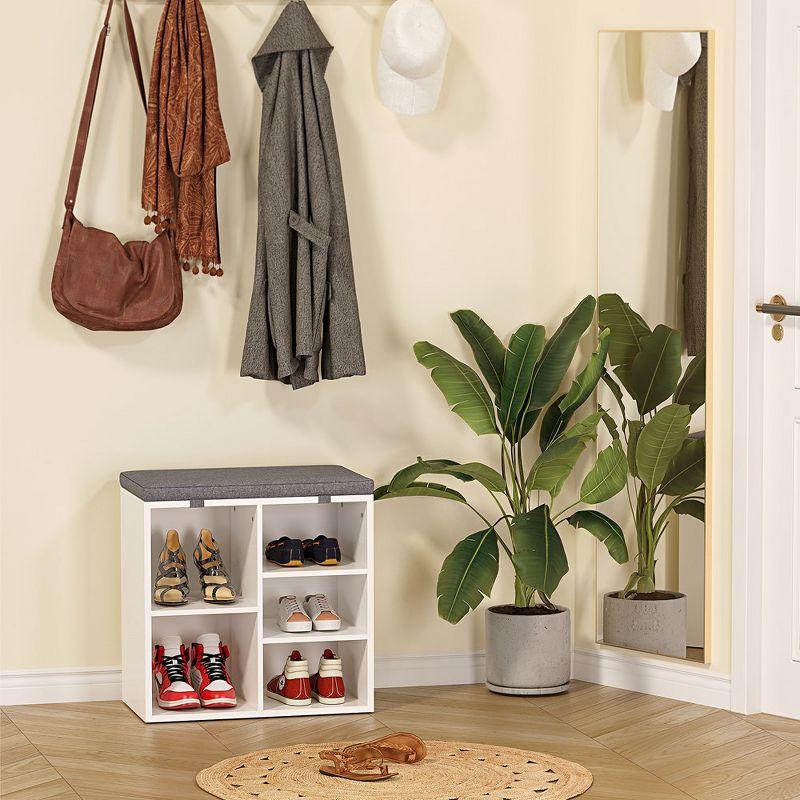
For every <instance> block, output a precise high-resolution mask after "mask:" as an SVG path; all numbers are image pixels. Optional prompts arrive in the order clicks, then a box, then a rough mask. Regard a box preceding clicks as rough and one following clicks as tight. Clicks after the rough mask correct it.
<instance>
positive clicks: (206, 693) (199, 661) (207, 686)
mask: <svg viewBox="0 0 800 800" xmlns="http://www.w3.org/2000/svg"><path fill="white" fill-rule="evenodd" d="M228 658H230V651H229V650H228V646H227V645H225V644H220V641H219V636H217V634H216V633H204V634H203V635H202V636H200V637H198V641H197V642H195V643H194V644H193V645H192V683H193V684H194V687H195V689H197V694H198V696H199V697H200V704H201V705H202V706H203V708H230V707H231V706H235V705H236V690H235V689H234V688H233V683H232V681H231V679H230V676H229V675H228V669H227V667H226V666H225V662H226V661H227V660H228Z"/></svg>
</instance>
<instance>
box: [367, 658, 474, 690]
mask: <svg viewBox="0 0 800 800" xmlns="http://www.w3.org/2000/svg"><path fill="white" fill-rule="evenodd" d="M485 679H486V666H485V657H484V654H483V653H482V652H472V653H437V654H435V655H410V656H378V657H377V658H376V659H375V687H376V688H377V689H390V688H393V687H399V686H457V685H458V686H460V685H462V684H469V683H483V682H484V680H485Z"/></svg>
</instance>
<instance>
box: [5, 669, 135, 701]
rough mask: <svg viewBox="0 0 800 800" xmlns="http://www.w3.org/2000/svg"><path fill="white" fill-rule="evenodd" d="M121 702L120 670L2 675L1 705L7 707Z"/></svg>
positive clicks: (29, 672)
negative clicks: (91, 701) (106, 701)
mask: <svg viewBox="0 0 800 800" xmlns="http://www.w3.org/2000/svg"><path fill="white" fill-rule="evenodd" d="M121 698H122V670H121V669H120V668H119V667H99V668H95V669H57V670H38V669H25V670H18V671H15V672H2V673H0V705H3V706H23V705H34V704H39V703H84V702H87V701H90V700H120V699H121Z"/></svg>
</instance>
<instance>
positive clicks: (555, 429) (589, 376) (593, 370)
mask: <svg viewBox="0 0 800 800" xmlns="http://www.w3.org/2000/svg"><path fill="white" fill-rule="evenodd" d="M610 336H611V331H610V330H609V329H608V328H605V329H604V330H602V331H601V332H600V341H599V343H598V345H597V349H596V350H595V351H594V353H592V355H591V356H590V357H589V361H588V363H587V364H586V366H585V367H584V369H583V370H582V371H581V373H580V374H579V375H578V377H577V378H575V380H574V381H573V382H572V386H570V390H569V392H567V393H566V394H564V395H561V397H559V398H558V399H557V400H556V401H555V402H554V403H553V404H552V405H551V406H550V407H549V408H548V409H547V412H546V413H545V415H544V417H543V419H542V426H541V429H540V431H539V447H540V449H541V450H546V449H547V447H548V445H550V444H551V443H552V442H554V441H555V440H556V439H557V438H558V437H559V435H560V434H561V433H562V432H563V431H564V430H565V429H566V427H567V425H569V421H570V420H571V419H572V415H573V414H574V413H575V412H576V411H577V410H578V409H579V408H580V407H581V406H582V405H583V404H584V403H585V402H586V400H588V399H589V396H590V395H591V394H592V392H593V391H594V390H595V388H596V387H597V384H598V382H599V381H600V378H601V377H602V376H603V372H604V370H605V363H606V356H607V355H608V347H609V337H610Z"/></svg>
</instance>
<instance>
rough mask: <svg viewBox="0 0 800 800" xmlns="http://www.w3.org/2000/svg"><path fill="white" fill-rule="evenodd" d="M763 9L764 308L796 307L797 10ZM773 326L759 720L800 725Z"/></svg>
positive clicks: (791, 388)
mask: <svg viewBox="0 0 800 800" xmlns="http://www.w3.org/2000/svg"><path fill="white" fill-rule="evenodd" d="M765 5H766V7H767V39H766V43H767V47H766V53H767V57H766V58H767V64H766V87H765V89H766V93H765V94H766V120H765V123H766V129H765V132H766V139H765V145H766V184H765V234H766V236H765V248H764V250H765V252H764V255H765V260H764V301H765V302H770V300H771V298H772V296H773V295H782V296H783V297H784V298H785V299H786V302H787V303H788V304H789V305H800V243H799V242H798V239H799V238H800V237H799V236H798V234H799V233H800V216H798V215H799V214H800V207H798V197H800V2H798V0H769V2H768V3H766V4H765ZM775 324H776V323H775V322H774V320H773V319H771V318H770V317H769V316H768V315H766V314H765V315H764V348H765V350H764V527H763V541H764V549H763V556H764V570H763V585H764V609H763V612H764V613H763V627H762V631H763V651H762V659H761V668H762V689H761V699H762V707H763V710H764V711H765V712H767V713H770V714H778V715H781V716H788V717H796V718H798V719H800V317H793V316H787V317H786V318H785V319H784V320H783V321H782V322H781V323H780V325H781V326H782V328H778V329H776V328H775ZM781 333H783V338H782V339H780V340H778V337H780V334H781Z"/></svg>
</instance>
